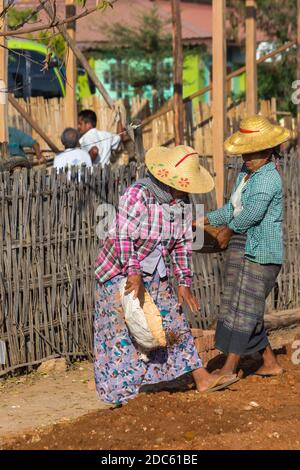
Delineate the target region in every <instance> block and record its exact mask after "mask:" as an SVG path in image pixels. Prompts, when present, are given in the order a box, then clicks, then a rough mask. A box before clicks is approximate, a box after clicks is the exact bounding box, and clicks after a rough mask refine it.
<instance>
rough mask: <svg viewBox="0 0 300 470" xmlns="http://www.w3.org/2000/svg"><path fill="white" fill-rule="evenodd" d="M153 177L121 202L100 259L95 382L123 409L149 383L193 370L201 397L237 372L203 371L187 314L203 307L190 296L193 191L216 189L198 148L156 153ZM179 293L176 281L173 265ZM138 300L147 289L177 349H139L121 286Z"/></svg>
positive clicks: (150, 161)
mask: <svg viewBox="0 0 300 470" xmlns="http://www.w3.org/2000/svg"><path fill="white" fill-rule="evenodd" d="M146 166H147V169H148V172H149V173H148V175H147V177H146V178H144V179H142V180H138V181H137V182H136V183H134V184H133V185H132V186H130V187H129V188H128V189H127V190H126V191H125V193H124V195H123V196H122V197H121V198H120V203H119V208H118V214H117V217H116V224H115V226H114V230H113V232H110V235H109V236H108V237H107V238H106V239H105V241H104V244H103V247H102V248H101V250H100V252H99V255H98V258H97V261H96V279H97V287H96V308H95V323H94V331H95V339H94V349H95V380H96V388H97V392H98V394H99V397H100V398H101V399H102V400H103V401H105V402H107V403H110V404H115V405H120V404H122V403H126V402H127V401H128V400H129V399H131V398H134V397H135V396H136V395H137V394H138V393H139V390H140V388H141V387H142V386H143V385H149V384H155V383H158V382H165V381H171V380H174V379H176V378H177V377H179V376H181V375H183V374H186V373H192V376H193V378H194V381H195V384H196V388H197V391H198V392H207V391H214V390H220V389H223V388H225V387H227V386H228V385H230V384H231V383H234V382H235V381H237V380H238V379H237V377H236V375H232V376H224V375H217V376H216V375H210V374H209V373H208V372H207V371H206V369H204V367H203V365H202V363H201V360H200V358H199V355H198V352H197V350H196V347H195V345H194V340H193V337H192V335H191V331H190V328H189V325H188V322H187V319H186V318H185V315H184V313H183V312H182V309H181V304H182V303H183V301H185V302H186V303H187V305H188V306H189V308H190V309H191V311H192V312H197V311H198V310H199V308H200V307H199V305H198V302H197V300H196V298H195V297H194V296H193V294H192V292H191V284H192V271H191V254H192V223H191V208H190V206H189V205H188V204H186V202H187V193H205V192H209V191H211V190H212V189H213V187H214V183H213V180H212V178H211V176H210V175H209V173H208V172H207V171H206V170H205V169H204V168H203V167H201V166H200V165H199V155H198V153H197V152H195V151H194V150H193V149H192V148H190V147H186V146H183V145H182V146H177V147H175V148H174V149H167V148H164V147H157V148H153V149H151V150H149V151H148V153H147V155H146ZM171 264H172V272H173V274H174V276H175V277H176V280H177V284H178V292H177V295H176V294H175V292H174V290H173V288H172V286H171V282H170V265H171ZM124 278H126V279H127V283H126V287H125V289H126V290H125V294H129V293H131V292H133V293H134V295H135V296H136V297H137V296H139V295H140V294H141V293H142V290H143V289H145V287H146V288H147V290H148V292H149V293H150V295H151V296H152V298H153V300H154V302H155V304H156V305H157V307H158V308H159V311H160V314H161V316H162V322H163V328H164V329H165V331H166V332H169V333H172V334H173V337H175V338H176V342H175V344H173V345H172V346H167V347H164V348H157V349H155V350H152V351H151V352H150V353H148V357H147V361H145V359H144V356H143V355H142V354H141V353H140V351H139V349H138V348H137V346H136V344H135V342H134V339H133V338H132V336H131V335H130V333H129V331H128V328H127V326H126V323H125V319H124V312H123V308H122V304H121V296H120V285H121V283H122V281H123V280H124Z"/></svg>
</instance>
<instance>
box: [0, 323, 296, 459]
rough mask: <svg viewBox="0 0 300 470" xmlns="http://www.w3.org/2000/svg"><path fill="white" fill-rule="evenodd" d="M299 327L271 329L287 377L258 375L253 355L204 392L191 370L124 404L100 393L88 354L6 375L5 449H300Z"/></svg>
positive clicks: (1, 418)
mask: <svg viewBox="0 0 300 470" xmlns="http://www.w3.org/2000/svg"><path fill="white" fill-rule="evenodd" d="M299 334H300V328H295V329H290V330H284V331H278V332H276V333H274V334H272V335H271V342H272V345H273V346H274V347H275V348H277V349H278V359H279V362H280V364H281V365H282V366H283V367H284V368H285V370H286V373H285V374H284V375H283V376H281V377H276V378H260V377H257V376H253V375H250V374H251V372H252V371H253V370H255V368H257V367H258V365H259V362H258V360H257V359H253V358H252V359H248V360H244V361H243V364H242V366H243V369H244V370H245V371H246V375H247V376H246V378H244V379H243V380H241V381H240V382H238V383H237V384H234V385H232V386H231V387H230V389H228V390H226V391H223V392H215V393H212V394H204V395H200V394H198V393H197V392H196V391H195V390H193V389H190V388H189V387H190V385H189V384H190V380H189V379H188V378H186V379H181V380H179V381H177V383H176V384H169V387H168V390H164V391H156V393H150V391H149V390H148V392H149V393H142V394H140V395H139V397H137V398H136V399H135V400H132V401H131V402H130V403H129V404H128V405H126V406H123V407H121V408H116V409H107V407H106V406H105V405H104V404H102V403H101V402H100V401H99V400H98V398H97V397H96V395H95V391H94V385H93V376H92V366H91V364H89V363H87V362H84V363H80V364H76V365H75V366H74V367H73V368H72V370H70V371H69V372H67V373H66V372H60V373H58V372H52V373H49V374H43V375H42V374H39V373H34V374H29V375H28V376H27V377H21V378H16V379H9V380H5V381H4V380H2V381H0V449H98V450H99V449H105V450H111V449H119V450H123V449H134V450H137V449H154V450H157V449H164V450H168V449H170V450H171V449H176V450H177V449H178V450H179V449H300V406H299V405H300V365H294V364H293V363H292V361H291V357H292V353H293V352H294V350H292V349H291V343H292V341H293V340H294V338H295V337H296V338H300V336H299ZM285 344H286V346H284V345H285ZM299 357H300V355H299ZM221 359H222V358H217V359H215V360H214V363H213V364H210V366H211V367H216V366H217V365H218V364H219V362H220V360H221ZM53 423H56V424H53Z"/></svg>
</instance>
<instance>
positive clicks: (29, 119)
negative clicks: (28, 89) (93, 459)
mask: <svg viewBox="0 0 300 470" xmlns="http://www.w3.org/2000/svg"><path fill="white" fill-rule="evenodd" d="M8 101H9V102H10V104H11V105H12V106H13V107H14V108H15V109H16V110H17V111H18V112H19V113H20V114H21V116H23V118H24V119H25V120H26V121H27V122H28V124H30V126H31V127H33V129H34V130H35V131H36V132H37V133H38V134H39V135H40V136H41V137H42V139H43V140H44V141H45V142H46V144H47V145H49V147H50V149H51V150H53V152H54V153H59V149H58V148H57V147H56V145H55V144H54V143H53V142H52V140H51V139H49V137H48V136H47V134H45V132H44V131H43V129H41V128H40V126H39V125H38V123H37V122H36V121H35V120H34V119H32V117H31V116H30V115H29V114H28V113H27V111H26V110H25V109H24V108H23V107H22V106H21V105H20V104H19V103H18V101H17V100H16V99H15V97H14V96H13V95H11V94H9V95H8Z"/></svg>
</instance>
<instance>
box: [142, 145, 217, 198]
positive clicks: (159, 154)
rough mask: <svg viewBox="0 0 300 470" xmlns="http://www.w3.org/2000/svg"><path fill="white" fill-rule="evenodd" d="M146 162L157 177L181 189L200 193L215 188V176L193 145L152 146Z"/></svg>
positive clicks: (172, 186)
mask: <svg viewBox="0 0 300 470" xmlns="http://www.w3.org/2000/svg"><path fill="white" fill-rule="evenodd" d="M145 163H146V166H147V168H148V170H149V171H150V173H151V174H152V175H153V176H155V178H157V179H158V180H159V181H161V182H162V183H165V184H166V185H168V186H171V188H175V189H178V190H179V191H184V192H186V193H194V194H200V193H208V192H209V191H211V190H212V189H213V188H214V180H213V178H212V177H211V176H210V174H209V172H208V171H207V170H206V169H205V168H203V167H202V166H201V165H200V164H199V154H198V152H196V151H195V150H194V149H193V148H192V147H187V146H186V145H178V146H177V147H174V148H167V147H152V148H151V149H150V150H148V152H147V153H146V157H145Z"/></svg>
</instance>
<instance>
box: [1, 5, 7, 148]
mask: <svg viewBox="0 0 300 470" xmlns="http://www.w3.org/2000/svg"><path fill="white" fill-rule="evenodd" d="M4 6H5V1H4V0H0V13H1V12H3V10H4ZM5 23H6V21H5V15H3V16H2V17H1V18H0V31H4V30H5ZM5 47H6V39H5V37H0V142H8V105H7V87H8V78H7V67H8V64H7V57H8V56H7V49H6V48H5Z"/></svg>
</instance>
